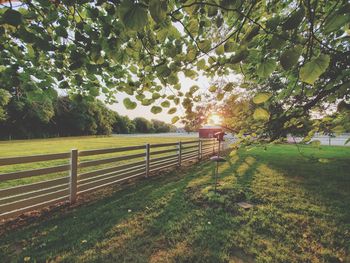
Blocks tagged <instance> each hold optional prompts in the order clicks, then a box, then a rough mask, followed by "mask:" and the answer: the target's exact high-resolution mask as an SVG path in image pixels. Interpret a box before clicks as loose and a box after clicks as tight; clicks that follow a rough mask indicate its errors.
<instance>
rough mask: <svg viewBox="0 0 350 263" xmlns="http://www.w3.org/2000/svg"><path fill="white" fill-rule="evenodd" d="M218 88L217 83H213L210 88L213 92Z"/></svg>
mask: <svg viewBox="0 0 350 263" xmlns="http://www.w3.org/2000/svg"><path fill="white" fill-rule="evenodd" d="M217 89H218V87H216V86H215V85H213V86H211V87H210V88H209V91H210V92H212V93H213V92H216V91H217Z"/></svg>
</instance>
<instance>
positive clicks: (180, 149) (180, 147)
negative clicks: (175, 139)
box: [177, 141, 182, 166]
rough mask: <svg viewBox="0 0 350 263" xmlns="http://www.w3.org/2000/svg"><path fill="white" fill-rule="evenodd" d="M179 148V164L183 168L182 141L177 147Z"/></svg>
mask: <svg viewBox="0 0 350 263" xmlns="http://www.w3.org/2000/svg"><path fill="white" fill-rule="evenodd" d="M177 148H178V155H179V156H178V158H179V163H178V165H179V166H181V158H182V156H181V155H182V142H181V141H180V142H179V144H178V146H177Z"/></svg>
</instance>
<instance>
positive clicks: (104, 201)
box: [0, 145, 350, 262]
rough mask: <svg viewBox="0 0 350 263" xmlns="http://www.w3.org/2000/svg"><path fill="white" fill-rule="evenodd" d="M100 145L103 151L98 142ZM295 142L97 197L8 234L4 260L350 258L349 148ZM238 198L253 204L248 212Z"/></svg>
mask: <svg viewBox="0 0 350 263" xmlns="http://www.w3.org/2000/svg"><path fill="white" fill-rule="evenodd" d="M98 147H100V146H98ZM301 151H302V155H301V154H300V153H299V152H298V151H297V148H296V147H295V146H292V145H274V146H267V148H266V149H265V148H264V147H259V148H252V149H248V150H245V151H240V152H238V153H237V154H234V155H231V156H228V157H227V159H228V162H226V163H224V164H222V165H221V167H220V178H219V186H218V192H217V193H216V194H215V193H214V192H213V182H214V178H213V168H214V167H213V164H212V163H210V162H208V161H207V162H202V163H201V164H198V165H196V166H193V167H191V168H187V169H184V168H183V169H181V170H178V171H175V172H172V173H170V174H166V175H162V176H158V177H153V178H151V179H148V180H141V181H138V182H136V183H133V184H132V185H128V186H117V187H115V188H114V190H115V191H108V192H104V193H103V194H104V197H103V196H102V193H100V194H97V195H96V196H99V198H98V199H97V200H96V201H94V202H91V203H89V204H85V205H81V206H80V207H76V208H71V209H68V208H67V209H61V210H58V211H55V212H53V213H52V214H51V215H50V216H48V217H46V218H42V219H38V220H36V221H35V223H31V224H28V226H25V227H20V228H19V229H17V230H12V231H8V232H7V233H6V234H4V235H3V236H2V237H1V241H0V258H1V259H2V261H3V262H11V261H14V262H16V261H23V260H28V261H32V262H33V261H34V260H37V261H38V262H42V261H45V260H48V261H51V260H52V261H58V262H349V261H350V258H349V253H350V251H349V250H350V209H349V207H350V191H349V189H350V174H349V171H350V148H345V147H327V146H323V147H321V148H320V149H316V148H311V147H306V146H305V147H302V148H301ZM239 201H248V202H251V203H252V204H253V205H254V207H253V208H251V209H248V210H244V209H243V208H240V207H238V206H237V204H236V203H237V202H239Z"/></svg>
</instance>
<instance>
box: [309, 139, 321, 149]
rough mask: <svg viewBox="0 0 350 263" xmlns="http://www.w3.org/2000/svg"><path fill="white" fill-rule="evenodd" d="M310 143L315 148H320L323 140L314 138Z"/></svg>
mask: <svg viewBox="0 0 350 263" xmlns="http://www.w3.org/2000/svg"><path fill="white" fill-rule="evenodd" d="M310 145H311V146H312V147H314V148H320V146H321V142H320V141H319V140H314V141H311V142H310Z"/></svg>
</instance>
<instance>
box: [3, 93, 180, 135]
mask: <svg viewBox="0 0 350 263" xmlns="http://www.w3.org/2000/svg"><path fill="white" fill-rule="evenodd" d="M5 110H6V117H5V118H0V138H1V139H29V138H46V137H62V136H80V135H108V134H111V133H123V134H128V133H160V132H174V131H175V130H176V127H175V126H174V125H171V124H167V123H165V122H163V121H158V120H151V121H149V120H147V119H145V118H135V119H133V120H131V119H129V118H128V117H127V116H121V115H119V114H118V113H117V112H115V111H113V110H110V109H108V108H107V107H106V106H105V105H104V104H103V103H102V102H101V101H99V100H86V99H82V98H80V99H79V98H78V99H77V98H75V99H70V98H69V97H68V96H64V97H57V98H56V99H55V100H52V101H48V103H47V104H45V103H35V102H33V101H30V100H27V99H23V100H22V99H12V100H11V101H10V102H9V103H8V104H7V105H6V109H5Z"/></svg>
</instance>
